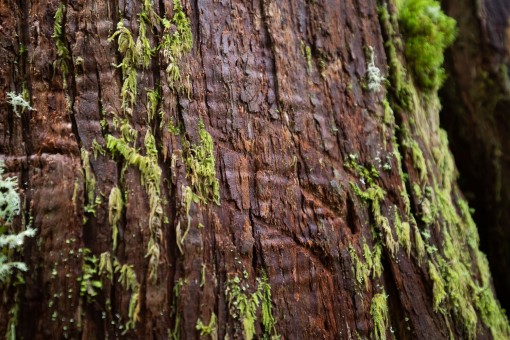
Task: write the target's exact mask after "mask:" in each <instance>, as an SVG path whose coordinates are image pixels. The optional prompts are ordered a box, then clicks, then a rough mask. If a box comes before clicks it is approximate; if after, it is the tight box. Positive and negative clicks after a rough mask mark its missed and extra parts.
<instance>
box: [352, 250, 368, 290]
mask: <svg viewBox="0 0 510 340" xmlns="http://www.w3.org/2000/svg"><path fill="white" fill-rule="evenodd" d="M365 246H367V245H366V244H365ZM367 247H368V246H367ZM367 249H368V248H367ZM368 252H369V253H370V255H368V254H367V253H365V255H367V256H365V261H366V263H363V262H362V261H361V260H360V259H359V257H358V254H357V253H356V250H355V249H354V248H353V247H352V246H350V247H349V254H350V255H351V260H352V262H353V267H352V271H353V273H354V277H355V278H356V281H357V283H358V285H359V286H360V287H363V285H364V286H365V289H368V275H370V269H371V267H372V266H373V262H372V256H371V252H370V249H368ZM367 257H368V260H367Z"/></svg>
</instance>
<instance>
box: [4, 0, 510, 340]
mask: <svg viewBox="0 0 510 340" xmlns="http://www.w3.org/2000/svg"><path fill="white" fill-rule="evenodd" d="M398 3H399V6H398V7H397V6H396V4H395V3H393V2H390V3H376V2H375V1H372V0H354V1H333V2H321V1H315V2H299V1H293V0H290V1H286V2H276V1H272V0H262V1H254V2H245V1H237V2H236V1H234V2H229V3H225V2H218V1H208V2H200V1H199V2H187V1H183V2H179V0H174V1H173V2H170V1H158V2H152V1H150V0H144V1H67V0H64V1H33V2H24V1H21V2H18V3H14V2H12V1H6V0H0V21H1V22H2V27H1V29H0V34H1V36H0V39H1V40H0V41H1V44H0V46H1V47H0V49H1V51H2V53H0V102H1V103H2V104H1V105H0V132H1V133H0V135H1V136H3V138H2V139H1V140H0V152H1V154H2V158H3V159H4V160H5V164H6V166H5V169H6V173H7V174H12V175H17V176H18V178H19V179H20V194H21V197H22V201H23V202H24V204H22V209H21V210H22V211H21V214H20V215H19V216H17V217H16V218H15V219H14V221H13V223H12V225H11V226H9V228H10V229H9V230H10V231H11V232H19V231H21V230H22V228H24V227H27V226H28V225H31V226H32V227H34V228H36V230H37V235H36V237H35V239H33V240H26V245H25V247H24V249H23V252H20V253H12V254H10V255H9V256H11V257H12V258H13V259H19V260H22V261H23V262H25V263H26V264H27V266H28V268H29V272H28V274H27V275H24V281H25V283H24V284H23V285H14V284H13V282H15V281H12V280H11V281H10V283H8V284H5V285H3V286H2V299H3V300H2V304H0V315H5V316H8V317H4V318H0V332H2V334H7V333H8V334H12V332H13V331H15V332H16V334H17V335H18V337H21V338H30V339H31V338H38V339H39V338H40V339H43V338H44V339H46V338H84V339H102V338H117V337H119V338H120V337H126V338H132V339H151V338H157V339H160V338H184V339H191V338H198V337H210V338H213V339H217V338H225V337H228V338H246V339H252V338H267V339H269V338H278V337H280V338H288V339H299V338H318V339H319V338H327V339H329V338H342V339H343V338H345V339H347V338H357V337H360V338H374V339H386V338H392V337H396V338H399V339H400V338H409V339H416V338H424V339H425V338H428V339H440V338H448V337H454V338H475V337H476V338H507V337H510V329H509V325H508V321H507V319H506V317H505V315H504V312H503V311H502V310H501V309H500V307H499V304H498V302H497V301H496V300H495V298H494V294H493V290H492V284H491V277H490V273H489V270H488V264H487V260H486V258H485V256H484V255H483V254H482V253H481V252H480V251H479V250H478V234H477V230H476V227H475V225H474V222H473V221H472V219H471V215H470V212H469V208H468V205H467V203H466V202H465V201H464V199H463V196H462V194H461V193H460V191H459V189H458V188H457V185H456V182H455V177H456V170H455V166H454V163H453V159H452V157H451V155H450V152H449V149H448V141H447V136H446V133H445V132H444V131H442V130H441V129H440V128H439V123H438V122H439V116H438V111H439V107H440V105H439V100H438V97H437V93H436V92H437V91H436V90H437V87H438V86H439V85H440V82H441V81H442V73H441V72H439V73H435V74H434V78H433V82H432V83H428V82H427V81H426V80H427V79H424V78H423V77H422V78H418V77H420V76H422V74H420V70H421V69H427V68H429V67H430V65H432V66H433V67H437V65H439V66H440V65H441V62H439V63H438V62H437V60H438V59H437V58H440V60H442V54H443V49H444V48H445V47H446V46H447V45H448V43H450V42H451V35H453V31H452V29H453V26H452V24H451V23H452V22H451V21H450V19H448V18H447V17H445V16H444V14H443V13H442V12H441V9H440V8H439V5H438V4H437V3H436V2H435V1H434V0H407V1H399V2H398ZM404 13H407V16H406V15H404ZM419 16H422V17H423V20H424V21H423V22H427V29H426V30H424V31H423V32H422V31H418V32H416V31H413V30H412V29H411V28H410V27H412V25H411V24H412V22H410V21H409V20H412V19H413V18H415V17H419ZM440 23H442V24H440ZM443 24H444V25H443ZM400 27H406V29H403V30H401V29H400ZM438 30H439V31H440V32H442V33H444V34H447V35H445V37H443V38H444V39H443V38H441V39H440V41H435V40H433V39H432V38H431V37H433V38H434V39H436V38H437V37H438V36H437V33H438ZM401 32H402V33H405V34H404V35H402V34H401ZM406 34H407V35H406ZM411 38H412V39H418V40H419V39H425V40H427V39H429V38H430V39H432V40H430V39H429V40H428V41H429V43H431V44H433V46H432V47H433V49H432V51H433V53H432V54H431V55H428V56H427V57H429V58H433V60H430V59H419V60H410V59H412V58H413V53H412V52H413V50H411V52H410V51H409V50H408V47H409V46H410V45H411V43H410V39H411ZM434 44H437V45H434ZM406 58H407V59H406ZM434 58H435V59H434ZM436 71H438V70H436ZM7 93H15V94H22V95H21V96H20V98H22V99H23V100H24V101H26V103H27V105H28V106H29V107H30V108H31V110H27V109H25V110H20V111H19V112H18V111H16V107H13V106H12V105H9V104H8V103H7V100H6V99H7V98H6V95H7ZM18 114H19V116H18ZM2 232H3V231H2ZM16 274H18V273H16ZM12 277H13V278H14V277H15V274H14V273H13V274H12ZM9 332H10V333H9Z"/></svg>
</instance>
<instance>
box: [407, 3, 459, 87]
mask: <svg viewBox="0 0 510 340" xmlns="http://www.w3.org/2000/svg"><path fill="white" fill-rule="evenodd" d="M398 19H399V23H400V28H401V31H402V33H403V35H404V37H405V56H406V60H407V62H408V63H409V65H410V67H411V69H412V70H413V74H414V77H415V79H416V80H417V82H418V84H419V85H420V87H422V88H423V89H424V90H430V91H435V90H437V89H438V88H439V87H441V85H442V84H443V81H444V79H445V71H444V69H443V67H442V65H443V61H444V56H443V52H444V50H445V48H447V47H448V46H450V45H451V44H452V43H453V41H454V40H455V35H456V28H455V26H456V23H455V20H454V19H453V18H450V17H449V16H447V15H446V14H444V13H443V11H442V10H441V6H440V4H439V2H437V1H435V0H404V1H403V2H402V4H401V6H400V8H399V15H398Z"/></svg>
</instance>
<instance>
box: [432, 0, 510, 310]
mask: <svg viewBox="0 0 510 340" xmlns="http://www.w3.org/2000/svg"><path fill="white" fill-rule="evenodd" d="M445 3H446V9H447V11H448V12H449V14H450V15H451V16H453V17H455V18H457V20H458V23H459V30H460V31H461V32H469V33H470V34H464V35H462V34H461V35H459V38H458V39H457V42H456V43H455V45H454V46H453V47H452V48H451V49H450V50H449V51H448V54H447V55H448V59H447V60H448V61H447V69H448V70H449V72H450V74H451V77H450V79H449V81H448V82H447V84H446V86H445V88H444V91H443V94H442V96H443V98H444V109H443V114H442V116H441V117H442V118H441V119H442V122H443V123H444V126H445V129H446V130H447V131H448V135H449V136H450V139H451V142H452V152H453V154H454V156H455V159H456V161H457V164H458V165H459V171H460V173H461V176H460V180H459V184H460V186H461V188H462V190H463V192H464V193H465V195H466V198H467V199H468V201H469V203H470V205H471V206H472V207H473V208H474V209H475V212H474V214H473V217H474V219H475V221H476V223H477V225H478V230H479V232H480V241H481V248H482V249H483V251H484V252H486V253H487V256H488V258H489V263H490V264H491V266H490V267H491V272H492V273H493V276H494V283H495V286H496V292H497V295H498V297H499V299H500V301H501V304H502V306H503V307H504V308H505V309H506V310H507V311H508V310H510V294H509V292H508V290H507V287H508V286H509V285H510V272H509V271H508V268H509V266H510V262H509V261H510V246H509V244H510V232H509V230H510V228H509V223H508V221H510V181H509V179H508V174H509V173H510V159H509V157H508V155H507V154H506V152H505V150H509V149H510V141H509V140H508V138H506V136H505V134H506V132H507V131H509V129H510V119H509V118H508V117H509V116H508V111H509V109H510V82H509V80H508V79H509V72H508V67H509V66H510V47H509V46H510V33H509V32H510V31H509V20H510V8H509V7H508V5H507V4H505V3H504V2H503V1H484V2H482V3H480V5H479V6H475V3H474V2H472V1H463V2H458V1H456V2H455V3H453V2H450V1H445Z"/></svg>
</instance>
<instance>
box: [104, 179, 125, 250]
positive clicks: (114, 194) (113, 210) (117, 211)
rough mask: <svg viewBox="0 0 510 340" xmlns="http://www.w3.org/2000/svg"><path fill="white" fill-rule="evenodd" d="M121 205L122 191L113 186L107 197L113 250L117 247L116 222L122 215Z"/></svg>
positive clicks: (122, 202)
mask: <svg viewBox="0 0 510 340" xmlns="http://www.w3.org/2000/svg"><path fill="white" fill-rule="evenodd" d="M123 207H124V200H123V199H122V191H120V189H119V188H117V187H113V188H112V190H111V191H110V196H109V198H108V222H109V223H110V225H111V226H112V241H113V251H114V252H115V250H116V249H117V243H118V236H119V227H118V223H119V221H120V219H121V217H122V209H123Z"/></svg>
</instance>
